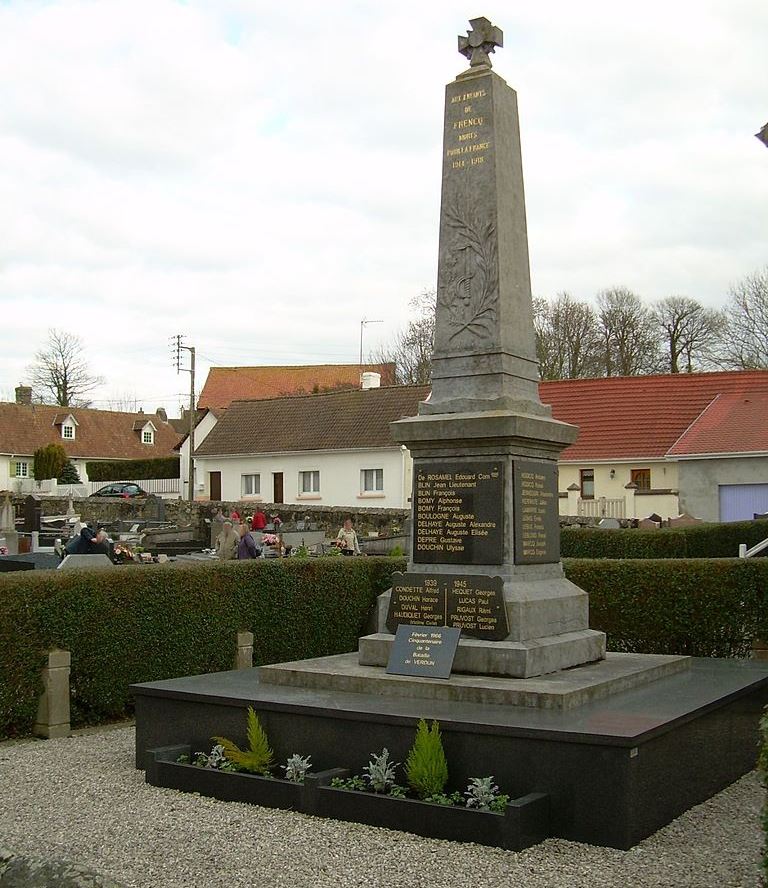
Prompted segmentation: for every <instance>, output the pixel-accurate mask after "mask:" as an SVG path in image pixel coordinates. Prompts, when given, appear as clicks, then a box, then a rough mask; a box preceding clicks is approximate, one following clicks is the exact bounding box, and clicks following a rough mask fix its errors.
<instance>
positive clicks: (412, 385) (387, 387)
mask: <svg viewBox="0 0 768 888" xmlns="http://www.w3.org/2000/svg"><path fill="white" fill-rule="evenodd" d="M431 387H432V385H431V383H428V382H421V383H420V382H409V383H405V384H403V385H377V386H374V387H372V388H367V389H364V388H360V386H354V387H352V388H344V389H332V390H329V391H324V392H323V391H321V392H297V393H296V394H295V395H278V396H277V397H273V398H234V399H233V400H232V401H231V403H230V406H234V405H235V404H256V403H263V402H266V401H272V402H275V403H278V402H280V401H300V400H302V399H304V398H321V397H329V396H340V395H351V394H355V393H357V392H382V391H392V390H393V389H397V390H399V391H403V390H404V389H417V388H431Z"/></svg>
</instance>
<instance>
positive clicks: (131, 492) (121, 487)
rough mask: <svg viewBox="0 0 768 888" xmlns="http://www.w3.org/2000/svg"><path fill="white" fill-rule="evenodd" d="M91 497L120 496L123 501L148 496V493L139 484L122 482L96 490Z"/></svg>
mask: <svg viewBox="0 0 768 888" xmlns="http://www.w3.org/2000/svg"><path fill="white" fill-rule="evenodd" d="M91 496H119V497H122V498H123V499H130V497H133V496H147V491H146V490H144V489H143V488H142V487H139V485H138V484H134V483H132V482H130V481H121V482H120V483H119V484H107V485H106V486H104V487H100V488H99V489H98V490H94V492H93V493H92V494H91Z"/></svg>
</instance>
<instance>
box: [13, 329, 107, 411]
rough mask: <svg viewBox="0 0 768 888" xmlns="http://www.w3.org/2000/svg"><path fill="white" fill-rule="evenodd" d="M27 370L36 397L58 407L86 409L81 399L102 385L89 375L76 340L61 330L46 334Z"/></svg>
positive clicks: (81, 345) (83, 400)
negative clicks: (46, 336) (44, 341)
mask: <svg viewBox="0 0 768 888" xmlns="http://www.w3.org/2000/svg"><path fill="white" fill-rule="evenodd" d="M27 369H28V371H29V374H30V379H31V382H32V385H33V387H34V388H35V390H36V393H37V395H38V396H40V397H41V398H42V400H43V401H44V402H50V403H53V404H58V405H59V406H60V407H87V406H88V405H89V404H90V401H88V400H86V399H85V397H84V396H85V395H87V394H88V393H89V392H92V391H93V390H94V389H95V388H96V387H97V386H99V385H101V384H102V383H103V382H104V379H103V377H101V376H93V375H92V374H91V373H90V371H89V369H88V364H87V363H86V361H85V358H84V357H83V342H82V340H81V339H80V337H79V336H75V335H73V334H72V333H66V332H64V331H62V330H49V331H48V341H47V342H46V344H45V345H44V346H43V347H42V348H41V349H40V350H39V351H38V352H37V353H36V354H35V360H34V361H33V363H32V364H30V366H29V367H28V368H27Z"/></svg>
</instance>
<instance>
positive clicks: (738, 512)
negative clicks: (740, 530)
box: [720, 484, 768, 521]
mask: <svg viewBox="0 0 768 888" xmlns="http://www.w3.org/2000/svg"><path fill="white" fill-rule="evenodd" d="M764 512H768V484H721V485H720V520H721V521H751V520H752V518H753V516H754V515H756V514H763V513H764Z"/></svg>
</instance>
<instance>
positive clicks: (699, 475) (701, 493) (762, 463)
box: [678, 456, 768, 521]
mask: <svg viewBox="0 0 768 888" xmlns="http://www.w3.org/2000/svg"><path fill="white" fill-rule="evenodd" d="M678 465H679V473H680V508H681V511H684V512H687V513H688V514H689V515H693V516H694V517H696V518H701V519H702V520H703V521H719V520H720V496H719V491H718V487H719V485H720V484H764V483H766V482H768V456H742V457H732V458H723V457H720V458H710V459H683V460H680V462H679V463H678ZM750 517H751V516H750Z"/></svg>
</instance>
